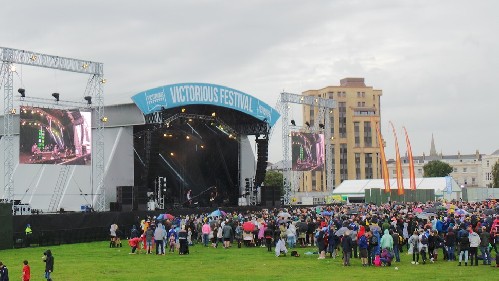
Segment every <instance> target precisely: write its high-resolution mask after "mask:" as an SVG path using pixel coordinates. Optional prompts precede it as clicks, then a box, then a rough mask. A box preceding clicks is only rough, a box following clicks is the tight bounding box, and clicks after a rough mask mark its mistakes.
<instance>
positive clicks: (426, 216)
mask: <svg viewBox="0 0 499 281" xmlns="http://www.w3.org/2000/svg"><path fill="white" fill-rule="evenodd" d="M435 216H436V215H435V214H434V213H420V214H417V215H416V217H418V218H420V219H429V218H431V217H435Z"/></svg>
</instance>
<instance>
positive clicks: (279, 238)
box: [129, 200, 499, 266]
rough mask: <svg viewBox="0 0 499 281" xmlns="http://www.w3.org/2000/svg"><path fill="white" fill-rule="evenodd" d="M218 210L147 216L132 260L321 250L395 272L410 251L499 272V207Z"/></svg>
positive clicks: (417, 256) (134, 234)
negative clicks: (193, 250)
mask: <svg viewBox="0 0 499 281" xmlns="http://www.w3.org/2000/svg"><path fill="white" fill-rule="evenodd" d="M218 211H219V212H218V214H219V215H217V216H214V215H212V214H192V215H188V216H179V217H172V218H165V219H161V220H158V219H157V218H156V217H148V218H145V219H144V220H142V222H141V225H140V226H139V227H136V226H133V229H132V231H131V235H130V236H131V237H130V239H129V244H130V246H131V248H132V251H131V254H132V253H136V250H137V249H140V248H141V247H142V248H143V250H144V251H145V252H146V253H149V254H152V253H153V248H154V247H153V245H155V253H156V254H158V255H164V254H165V250H166V249H168V251H169V252H172V253H173V252H175V251H178V253H179V254H188V253H189V246H191V245H193V244H195V243H198V244H200V245H202V246H204V247H213V248H218V247H219V246H220V247H223V248H224V249H229V248H230V247H232V245H234V246H237V247H239V248H240V247H243V245H244V246H245V247H265V248H267V251H270V252H271V251H272V248H274V249H275V254H276V256H281V255H285V254H287V252H288V248H300V247H303V248H305V247H314V248H312V249H314V250H313V252H307V253H308V254H310V253H312V254H314V253H316V254H318V259H326V258H337V257H338V258H339V257H340V255H341V258H342V260H343V265H345V266H350V265H351V262H350V260H351V259H352V258H360V259H361V263H362V266H390V265H392V263H394V262H395V263H397V262H400V253H402V252H404V251H407V254H410V255H412V264H414V265H418V264H420V263H421V264H426V263H434V262H436V261H439V254H438V253H439V252H441V253H443V257H441V260H444V261H447V262H452V261H456V262H457V264H458V265H459V266H462V265H464V266H468V265H469V266H477V265H478V263H479V260H481V261H482V264H484V265H493V266H499V264H498V263H497V259H495V257H493V256H492V251H493V252H495V254H496V255H497V244H498V243H499V229H498V227H499V204H498V203H496V202H495V201H493V200H491V201H484V202H477V203H468V202H455V201H453V202H426V203H397V202H391V203H387V204H383V205H381V206H376V205H374V204H346V205H342V204H337V205H330V206H317V207H313V208H300V207H294V208H287V209H284V208H283V209H271V210H269V209H262V210H261V211H246V212H229V213H225V212H220V210H218ZM315 247H316V248H317V250H316V251H315ZM308 249H310V248H308ZM293 253H294V254H293V255H296V254H297V253H296V251H293ZM493 260H495V263H494V264H492V261H493Z"/></svg>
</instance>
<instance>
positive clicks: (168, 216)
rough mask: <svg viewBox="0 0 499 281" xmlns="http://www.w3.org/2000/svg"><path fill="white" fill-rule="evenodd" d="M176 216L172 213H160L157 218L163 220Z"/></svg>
mask: <svg viewBox="0 0 499 281" xmlns="http://www.w3.org/2000/svg"><path fill="white" fill-rule="evenodd" d="M174 218H175V217H174V216H172V215H170V214H160V215H159V216H158V217H157V218H156V219H157V220H159V221H161V220H173V219H174Z"/></svg>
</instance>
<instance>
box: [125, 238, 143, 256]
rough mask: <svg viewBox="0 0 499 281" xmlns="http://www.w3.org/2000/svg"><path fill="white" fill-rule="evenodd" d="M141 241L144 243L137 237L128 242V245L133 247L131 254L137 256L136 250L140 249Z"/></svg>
mask: <svg viewBox="0 0 499 281" xmlns="http://www.w3.org/2000/svg"><path fill="white" fill-rule="evenodd" d="M140 241H142V238H141V237H135V238H131V239H129V240H128V245H130V247H132V252H131V253H130V254H135V250H137V248H139V249H140ZM139 251H140V250H139Z"/></svg>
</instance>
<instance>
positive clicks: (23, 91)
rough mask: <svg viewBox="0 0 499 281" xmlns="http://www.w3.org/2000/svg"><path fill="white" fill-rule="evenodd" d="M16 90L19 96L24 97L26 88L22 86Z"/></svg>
mask: <svg viewBox="0 0 499 281" xmlns="http://www.w3.org/2000/svg"><path fill="white" fill-rule="evenodd" d="M17 92H18V93H19V94H21V98H24V97H25V96H26V90H24V89H23V88H19V89H18V90H17Z"/></svg>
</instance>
